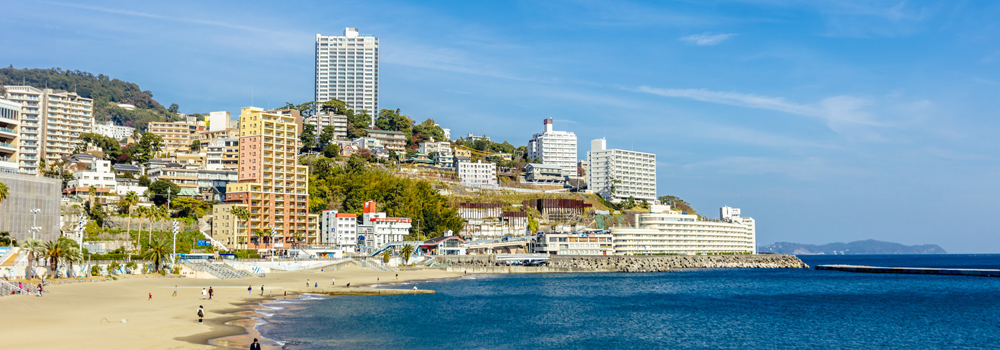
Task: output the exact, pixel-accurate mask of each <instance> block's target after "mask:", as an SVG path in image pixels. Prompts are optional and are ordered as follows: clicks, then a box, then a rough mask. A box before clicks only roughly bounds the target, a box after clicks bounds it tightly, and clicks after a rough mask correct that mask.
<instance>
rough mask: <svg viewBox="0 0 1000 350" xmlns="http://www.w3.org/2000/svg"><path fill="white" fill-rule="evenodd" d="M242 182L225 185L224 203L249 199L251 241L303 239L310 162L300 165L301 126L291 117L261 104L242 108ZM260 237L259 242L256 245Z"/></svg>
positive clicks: (283, 245)
mask: <svg viewBox="0 0 1000 350" xmlns="http://www.w3.org/2000/svg"><path fill="white" fill-rule="evenodd" d="M239 120H240V128H239V133H240V134H239V137H240V150H239V151H240V158H239V168H238V169H237V172H238V174H239V176H238V177H239V182H238V183H235V184H229V185H227V186H226V202H227V203H242V204H246V205H247V207H248V208H249V211H250V224H249V229H250V232H256V231H257V230H263V231H264V236H263V237H258V236H257V235H251V236H250V237H248V238H249V239H248V242H249V244H248V245H252V246H253V247H254V248H258V249H271V248H272V246H271V242H270V240H271V230H272V229H274V230H275V234H274V236H275V242H274V246H273V247H274V248H277V249H278V250H287V249H289V248H291V246H292V243H293V242H294V239H295V238H294V237H298V238H299V243H302V242H304V240H305V239H306V237H308V236H310V235H311V234H312V232H310V229H309V222H308V221H309V219H308V213H309V212H308V209H309V183H308V178H309V176H308V174H307V167H306V166H304V165H298V149H299V144H298V143H299V140H298V132H297V130H298V125H297V123H296V121H295V118H294V117H292V116H282V115H278V114H272V113H267V112H264V110H263V109H261V108H257V107H246V108H243V109H242V110H241V111H240V119H239ZM255 242H256V244H254V243H255Z"/></svg>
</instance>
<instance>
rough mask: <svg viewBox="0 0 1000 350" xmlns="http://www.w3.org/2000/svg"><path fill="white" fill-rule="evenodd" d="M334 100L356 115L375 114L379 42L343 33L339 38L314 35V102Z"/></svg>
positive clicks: (352, 31) (351, 31)
mask: <svg viewBox="0 0 1000 350" xmlns="http://www.w3.org/2000/svg"><path fill="white" fill-rule="evenodd" d="M332 99H337V100H341V101H344V102H345V103H347V106H349V107H351V108H352V109H354V110H355V111H356V112H361V111H362V110H364V111H366V112H368V115H370V116H371V117H372V125H374V124H375V116H376V115H377V114H378V38H376V37H374V36H369V35H364V36H363V35H360V34H358V28H347V29H344V35H342V36H323V35H320V34H316V101H318V102H325V101H329V100H332Z"/></svg>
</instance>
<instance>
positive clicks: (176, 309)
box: [0, 265, 462, 349]
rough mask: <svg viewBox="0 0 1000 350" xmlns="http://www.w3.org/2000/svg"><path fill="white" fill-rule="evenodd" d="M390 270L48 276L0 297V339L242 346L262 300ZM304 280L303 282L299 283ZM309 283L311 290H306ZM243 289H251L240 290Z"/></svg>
mask: <svg viewBox="0 0 1000 350" xmlns="http://www.w3.org/2000/svg"><path fill="white" fill-rule="evenodd" d="M395 274H396V272H388V271H375V270H370V269H362V268H361V267H358V266H355V265H350V266H347V267H345V268H342V269H338V270H326V271H320V270H319V269H316V270H305V271H296V272H272V273H269V274H267V277H264V278H260V277H249V278H240V279H228V280H217V279H194V278H143V277H132V278H122V279H119V280H117V281H107V282H90V283H70V284H63V285H58V284H54V283H52V282H53V281H51V280H50V281H49V282H50V285H49V286H47V287H46V288H45V289H46V291H48V293H45V295H44V296H42V297H36V296H25V295H12V296H4V297H0V310H2V311H3V312H2V314H3V317H4V318H5V320H4V325H3V327H2V328H0V339H2V340H0V341H2V342H3V343H4V345H5V347H6V346H9V347H11V348H18V349H20V348H30V349H54V348H63V347H67V346H70V347H72V348H77V349H212V348H227V345H231V347H237V348H248V347H249V344H250V342H249V340H250V339H252V338H253V337H254V336H257V335H256V334H252V333H251V334H248V333H247V331H246V329H245V328H244V327H245V326H252V325H253V324H254V323H253V321H252V320H250V319H248V317H250V316H251V315H253V309H254V308H255V307H256V306H257V305H259V304H260V303H261V302H263V301H265V299H268V297H283V296H284V295H285V292H288V294H289V297H293V296H295V295H297V294H299V293H309V292H320V293H322V292H331V291H334V290H340V289H341V288H343V287H344V286H345V285H346V284H347V283H348V282H350V283H351V287H352V289H353V288H354V287H361V286H369V285H373V284H376V282H377V281H380V282H381V283H395V282H397V280H396V279H395ZM461 275H462V273H458V272H446V271H442V270H415V271H400V272H399V280H398V281H399V282H404V281H413V280H427V279H439V278H453V277H458V276H461ZM332 278H336V282H337V283H336V284H337V285H336V286H331V279H332ZM307 280H308V281H309V287H306V281H307ZM316 284H318V287H313V286H314V285H316ZM174 285H177V288H178V293H177V296H176V297H174V296H171V295H172V294H173V291H174ZM262 285H263V286H264V293H263V296H262V295H261V292H260V287H261V286H262ZM250 286H252V287H253V292H252V293H247V287H250ZM209 287H212V288H213V290H214V291H215V296H214V297H213V298H212V299H211V300H203V299H202V295H201V290H202V288H206V289H207V288H209ZM150 293H152V295H153V297H152V299H150V298H149V294H150ZM371 297H372V298H378V297H379V296H371ZM412 297H414V298H420V297H421V296H420V295H413V296H412ZM199 305H201V306H204V308H205V311H206V315H205V323H204V324H199V323H198V316H197V310H198V306H199ZM123 319H124V320H126V322H125V323H122V320H123ZM251 331H252V329H251ZM213 339H214V340H213ZM209 340H212V342H211V344H209ZM265 345H266V343H265ZM264 348H268V347H267V346H265V347H264ZM271 348H275V349H276V348H277V347H271Z"/></svg>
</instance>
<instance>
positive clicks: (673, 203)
mask: <svg viewBox="0 0 1000 350" xmlns="http://www.w3.org/2000/svg"><path fill="white" fill-rule="evenodd" d="M657 199H658V200H659V201H660V203H662V204H666V205H669V206H670V209H672V210H676V211H680V212H683V213H688V214H691V215H698V212H697V211H695V210H694V208H692V207H691V205H690V204H688V203H687V202H685V201H684V200H683V199H680V197H677V196H669V195H668V196H660V197H659V198H657Z"/></svg>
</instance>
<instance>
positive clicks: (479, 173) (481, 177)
mask: <svg viewBox="0 0 1000 350" xmlns="http://www.w3.org/2000/svg"><path fill="white" fill-rule="evenodd" d="M455 172H456V174H457V175H458V181H459V182H461V183H463V184H471V185H496V184H497V165H496V164H494V163H483V161H481V160H480V161H478V162H476V163H468V162H458V163H455Z"/></svg>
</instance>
